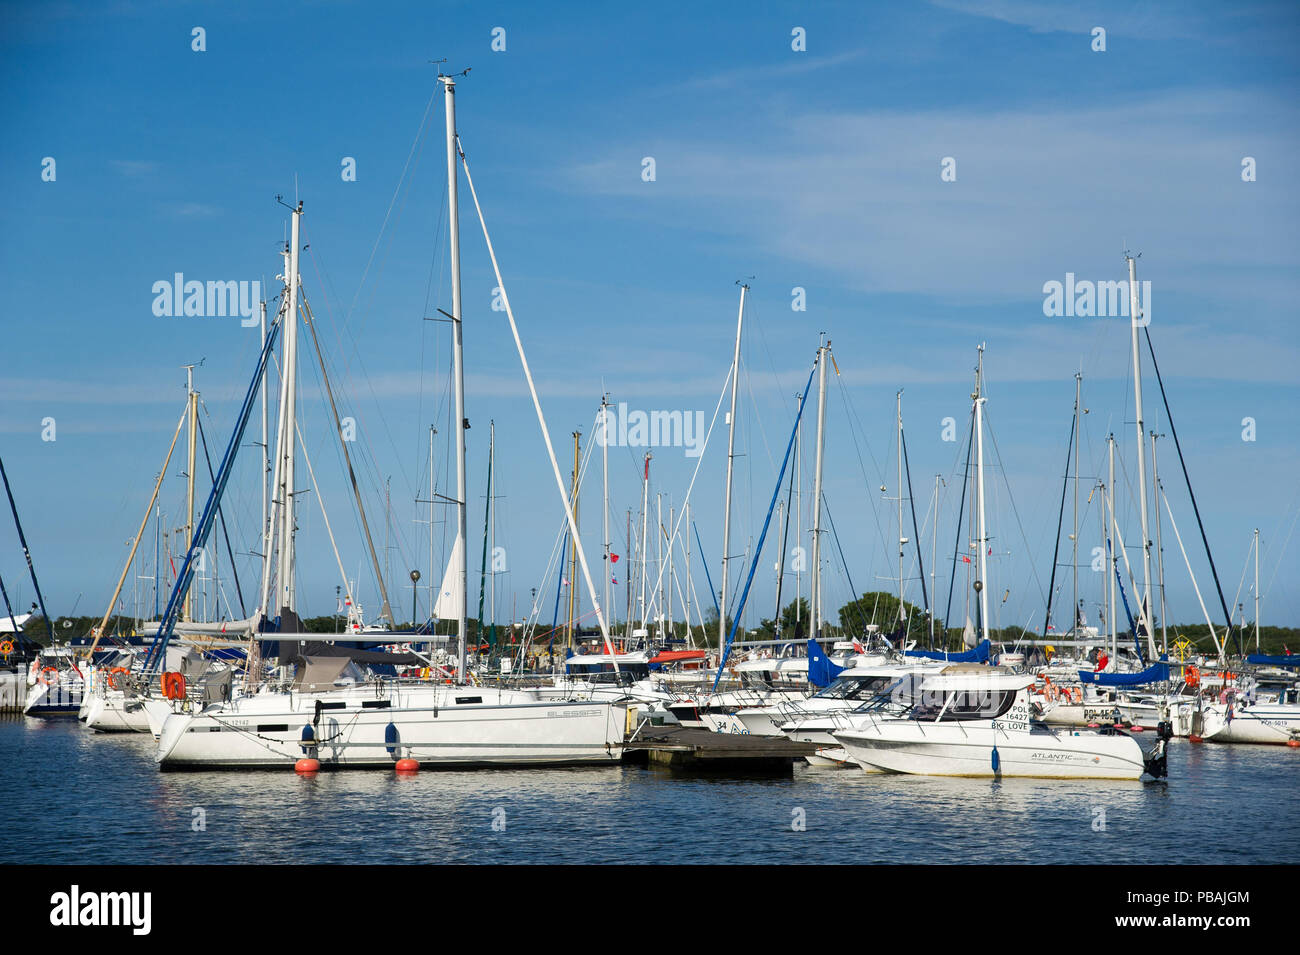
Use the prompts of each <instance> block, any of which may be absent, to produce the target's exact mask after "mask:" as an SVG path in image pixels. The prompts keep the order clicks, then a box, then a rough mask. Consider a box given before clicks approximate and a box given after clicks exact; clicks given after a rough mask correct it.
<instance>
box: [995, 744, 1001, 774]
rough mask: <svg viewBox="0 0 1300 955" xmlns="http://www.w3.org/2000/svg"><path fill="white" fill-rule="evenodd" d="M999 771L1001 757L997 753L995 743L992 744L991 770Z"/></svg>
mask: <svg viewBox="0 0 1300 955" xmlns="http://www.w3.org/2000/svg"><path fill="white" fill-rule="evenodd" d="M1001 771H1002V757H1000V756H999V755H998V748H997V745H996V744H995V745H994V746H993V772H995V773H998V772H1001Z"/></svg>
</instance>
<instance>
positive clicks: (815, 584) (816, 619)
mask: <svg viewBox="0 0 1300 955" xmlns="http://www.w3.org/2000/svg"><path fill="white" fill-rule="evenodd" d="M830 351H831V343H830V341H829V340H827V341H826V343H825V344H824V345H822V346H821V347H820V348H818V349H817V366H818V367H817V373H818V376H819V379H818V382H817V452H816V463H815V464H814V467H813V530H812V586H811V596H812V613H811V620H810V626H811V628H812V633H811V634H810V636H811V637H813V639H816V640H820V639H821V630H822V612H823V611H822V561H821V534H822V460H823V458H824V456H825V450H826V440H825V439H826V358H827V356H829V355H830Z"/></svg>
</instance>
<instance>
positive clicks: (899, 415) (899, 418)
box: [894, 388, 907, 630]
mask: <svg viewBox="0 0 1300 955" xmlns="http://www.w3.org/2000/svg"><path fill="white" fill-rule="evenodd" d="M894 411H895V413H894V418H895V423H896V424H897V425H898V429H897V431H898V434H897V437H898V484H897V485H895V486H896V487H897V488H898V620H897V621H895V622H896V623H901V622H902V621H903V620H904V619H906V617H905V615H904V613H903V545H905V544H906V543H907V538H906V537H904V536H903V389H902V388H899V389H898V394H897V395H895V396H894ZM905 630H906V628H905Z"/></svg>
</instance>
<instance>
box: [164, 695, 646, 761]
mask: <svg viewBox="0 0 1300 955" xmlns="http://www.w3.org/2000/svg"><path fill="white" fill-rule="evenodd" d="M458 698H460V699H463V700H466V701H471V700H472V701H475V702H464V703H458V702H457V699H458ZM480 701H481V702H480ZM318 702H319V703H320V704H322V706H324V707H330V708H326V709H323V710H322V711H321V717H320V720H319V723H317V724H316V725H315V726H314V729H313V732H314V735H315V737H316V739H317V740H319V743H318V744H317V745H315V746H313V747H311V748H310V750H308V749H306V748H305V747H304V746H303V730H304V727H306V726H308V725H309V724H312V723H313V720H314V718H315V715H316V712H317V703H318ZM339 704H342V706H339ZM367 704H369V705H367ZM635 713H636V709H635V706H632V707H629V706H628V705H627V704H622V703H609V702H599V701H588V702H576V703H575V702H560V701H555V702H547V701H538V700H536V699H535V698H532V697H530V696H528V695H527V694H524V693H520V692H518V691H510V690H485V689H478V688H474V687H446V686H427V687H417V688H386V689H381V690H379V691H378V692H377V691H376V690H375V688H373V687H359V688H356V689H352V690H341V691H337V692H327V693H320V694H306V693H293V694H284V693H274V694H259V695H255V696H251V697H243V698H241V699H238V700H235V701H234V702H232V703H226V704H220V705H216V706H211V707H208V708H207V709H206V710H204V711H203V712H201V713H199V714H197V715H194V714H188V713H173V714H172V715H170V716H168V717H167V719H166V721H165V723H164V724H163V726H162V735H161V737H160V739H159V742H158V752H157V756H156V758H157V760H158V763H159V765H160V767H161V768H162V769H257V768H275V767H288V766H292V765H293V764H294V763H295V762H296V761H297V760H298V759H301V758H303V757H304V756H307V755H311V756H314V757H315V758H317V759H319V760H320V762H321V765H322V767H325V768H329V767H347V768H364V767H391V766H392V765H393V764H394V762H395V761H396V760H398V759H402V758H408V759H415V760H418V761H419V762H420V763H421V764H422V765H424V766H426V767H428V766H485V765H521V766H522V765H559V764H573V763H611V762H617V761H618V760H619V759H620V758H621V756H622V751H623V741H624V738H625V734H626V733H627V731H628V728H629V727H628V724H629V721H630V720H631V719H634V718H635ZM390 726H391V727H393V728H394V729H395V731H396V739H395V740H393V739H392V737H391V736H390V734H391V733H392V730H390V729H389V727H390Z"/></svg>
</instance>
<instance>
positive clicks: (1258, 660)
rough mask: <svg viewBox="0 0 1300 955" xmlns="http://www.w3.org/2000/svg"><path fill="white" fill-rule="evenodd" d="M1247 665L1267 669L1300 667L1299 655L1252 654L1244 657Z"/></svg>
mask: <svg viewBox="0 0 1300 955" xmlns="http://www.w3.org/2000/svg"><path fill="white" fill-rule="evenodd" d="M1246 662H1247V663H1254V664H1256V665H1258V666H1268V667H1300V655H1294V654H1290V653H1288V654H1286V655H1285V656H1270V655H1269V654H1267V653H1252V654H1250V656H1248V657H1246Z"/></svg>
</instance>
